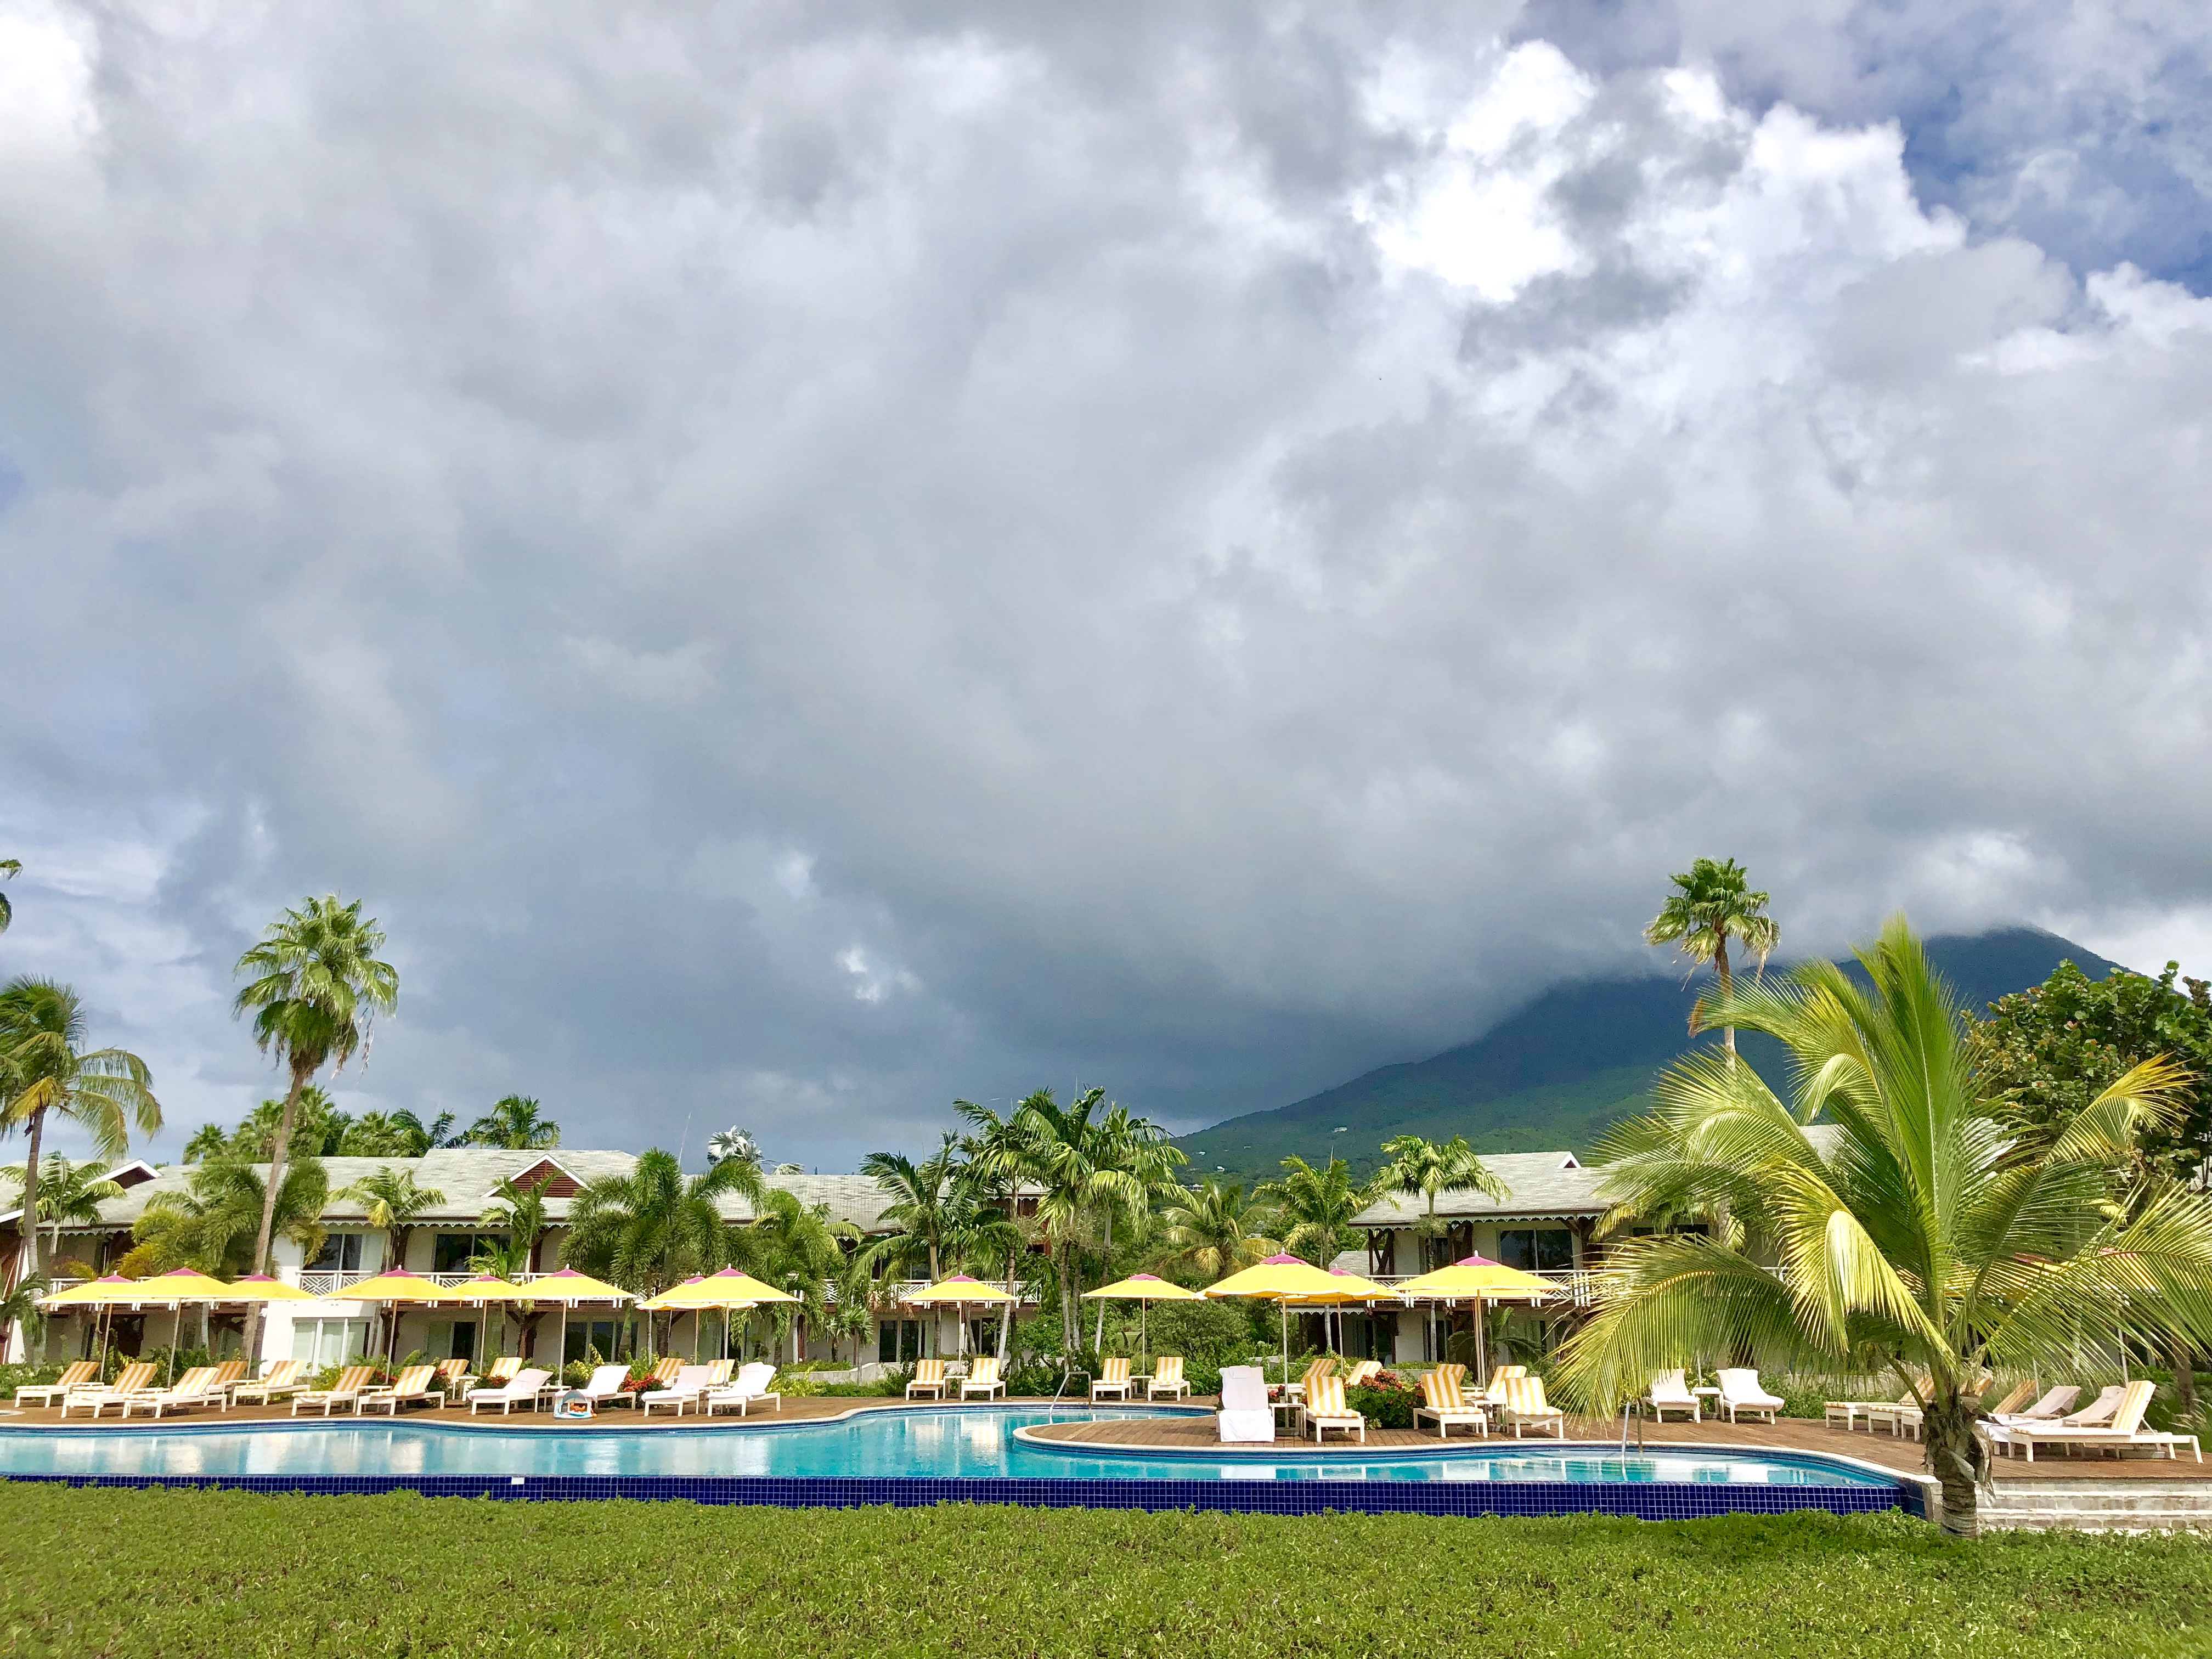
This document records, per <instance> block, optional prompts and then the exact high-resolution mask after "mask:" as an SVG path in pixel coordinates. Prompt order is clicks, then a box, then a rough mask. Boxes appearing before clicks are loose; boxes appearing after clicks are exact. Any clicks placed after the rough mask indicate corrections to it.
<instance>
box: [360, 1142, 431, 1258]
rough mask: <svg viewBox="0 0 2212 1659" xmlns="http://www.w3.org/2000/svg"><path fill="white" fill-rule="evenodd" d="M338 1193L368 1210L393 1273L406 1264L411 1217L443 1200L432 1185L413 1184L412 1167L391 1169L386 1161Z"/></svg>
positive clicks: (413, 1174)
mask: <svg viewBox="0 0 2212 1659" xmlns="http://www.w3.org/2000/svg"><path fill="white" fill-rule="evenodd" d="M338 1196H339V1197H341V1198H351V1199H358V1200H360V1201H361V1203H362V1206H363V1207H364V1208H365V1209H366V1210H367V1211H368V1225H370V1226H372V1227H374V1228H375V1229H377V1231H380V1232H381V1233H382V1234H383V1235H384V1262H385V1266H386V1267H387V1268H388V1269H390V1270H392V1272H395V1273H396V1272H399V1271H401V1270H403V1269H404V1267H406V1265H407V1237H408V1235H409V1234H410V1233H411V1232H413V1231H415V1218H416V1217H417V1216H419V1215H421V1214H422V1212H423V1211H425V1210H428V1209H431V1208H433V1207H434V1206H437V1205H440V1204H443V1203H444V1202H445V1201H446V1195H445V1194H443V1193H442V1192H441V1191H439V1190H438V1188H435V1187H421V1186H417V1185H416V1182H415V1171H414V1170H395V1169H393V1168H392V1166H391V1165H390V1164H385V1165H383V1166H382V1167H381V1168H380V1169H376V1170H371V1171H370V1172H369V1173H368V1174H367V1175H365V1176H362V1178H361V1179H360V1180H358V1181H356V1182H354V1183H353V1185H351V1186H350V1187H348V1188H345V1189H344V1190H343V1192H341V1193H340V1194H338Z"/></svg>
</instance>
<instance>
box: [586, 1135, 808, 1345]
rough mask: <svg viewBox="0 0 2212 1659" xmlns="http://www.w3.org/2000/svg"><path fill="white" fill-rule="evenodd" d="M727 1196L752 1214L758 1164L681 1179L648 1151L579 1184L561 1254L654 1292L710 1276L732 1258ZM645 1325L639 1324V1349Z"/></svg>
mask: <svg viewBox="0 0 2212 1659" xmlns="http://www.w3.org/2000/svg"><path fill="white" fill-rule="evenodd" d="M725 1194H738V1195H739V1196H741V1197H743V1198H744V1199H746V1200H749V1201H750V1203H751V1204H752V1205H753V1206H754V1207H755V1208H756V1209H757V1208H758V1207H759V1206H760V1205H761V1204H763V1202H764V1201H765V1200H766V1199H767V1196H768V1186H767V1183H766V1182H764V1181H763V1180H762V1178H761V1172H760V1166H759V1165H758V1164H753V1163H750V1162H748V1161H747V1160H745V1159H744V1158H726V1159H725V1160H724V1161H723V1162H721V1163H720V1164H715V1165H714V1168H712V1169H711V1170H708V1171H707V1173H706V1174H704V1175H701V1176H689V1177H687V1176H685V1175H684V1168H683V1165H682V1164H678V1162H677V1159H676V1154H675V1153H673V1152H665V1151H664V1150H662V1149H661V1148H659V1147H658V1146H656V1147H654V1148H653V1149H652V1150H651V1151H649V1152H644V1153H641V1154H640V1156H639V1158H638V1160H637V1163H636V1164H635V1165H634V1166H633V1167H632V1168H631V1170H630V1172H629V1174H628V1175H609V1176H600V1177H599V1179H598V1180H596V1181H591V1182H586V1183H585V1184H584V1185H583V1186H582V1187H581V1188H579V1189H578V1191H577V1193H576V1195H575V1197H574V1198H573V1199H571V1200H569V1204H568V1242H567V1244H566V1245H565V1247H564V1248H563V1249H562V1255H563V1257H564V1258H565V1259H566V1260H567V1261H568V1262H569V1263H570V1264H571V1265H573V1266H574V1267H579V1268H580V1269H581V1270H582V1271H584V1272H585V1273H596V1274H598V1275H599V1276H600V1277H602V1278H605V1279H612V1280H613V1281H614V1282H615V1283H617V1284H618V1285H627V1286H629V1288H630V1289H632V1290H635V1291H640V1292H642V1293H643V1294H645V1295H647V1296H653V1295H658V1294H659V1292H660V1291H665V1290H666V1289H667V1288H668V1287H669V1286H670V1285H674V1284H676V1283H677V1282H678V1281H679V1280H681V1279H684V1277H685V1276H686V1275H688V1274H690V1273H712V1272H714V1270H715V1269H716V1268H718V1267H723V1266H725V1265H726V1263H727V1262H728V1261H729V1260H730V1257H731V1255H732V1240H731V1238H730V1237H729V1231H730V1230H729V1228H728V1226H727V1225H726V1224H725V1223H724V1221H723V1219H722V1212H721V1207H720V1199H721V1198H722V1197H723V1196H724V1195H725ZM651 1336H652V1326H651V1322H650V1320H648V1321H647V1346H648V1348H649V1347H650V1346H651Z"/></svg>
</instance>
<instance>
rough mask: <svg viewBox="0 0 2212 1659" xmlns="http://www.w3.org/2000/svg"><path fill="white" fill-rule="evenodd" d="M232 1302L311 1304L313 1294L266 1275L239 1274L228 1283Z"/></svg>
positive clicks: (229, 1298)
mask: <svg viewBox="0 0 2212 1659" xmlns="http://www.w3.org/2000/svg"><path fill="white" fill-rule="evenodd" d="M227 1299H228V1300H229V1301H232V1302H313V1300H314V1299H315V1293H314V1292H313V1291H303V1290H301V1288H300V1287H299V1286H298V1285H287V1284H286V1283H285V1282H284V1281H283V1279H271V1278H270V1276H269V1275H268V1274H267V1273H240V1275H239V1276H238V1277H237V1278H235V1279H232V1280H231V1281H230V1295H229V1297H228V1298H227Z"/></svg>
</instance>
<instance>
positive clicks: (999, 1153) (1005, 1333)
mask: <svg viewBox="0 0 2212 1659" xmlns="http://www.w3.org/2000/svg"><path fill="white" fill-rule="evenodd" d="M952 1109H953V1110H954V1111H956V1112H957V1113H958V1114H959V1115H960V1116H961V1117H962V1119H963V1120H964V1121H966V1123H967V1125H968V1133H965V1134H963V1135H962V1136H961V1137H960V1143H959V1145H960V1152H961V1155H962V1157H963V1158H964V1159H965V1162H964V1163H963V1164H961V1166H960V1170H959V1173H958V1176H957V1179H958V1182H959V1183H960V1186H961V1188H962V1190H963V1193H964V1194H967V1195H968V1196H969V1198H970V1199H971V1200H973V1202H974V1204H975V1208H976V1210H977V1212H978V1213H979V1215H981V1216H984V1217H989V1218H994V1219H993V1220H992V1221H991V1223H990V1225H989V1229H988V1235H987V1237H978V1239H977V1241H976V1243H977V1248H979V1249H982V1250H984V1251H989V1250H991V1249H996V1250H998V1252H999V1253H1000V1254H999V1260H998V1267H999V1268H1000V1270H1002V1271H1003V1272H1004V1273H1005V1275H1006V1296H1007V1298H1008V1299H1007V1300H1006V1301H1005V1302H1002V1303H1000V1304H999V1353H1000V1358H1006V1356H1007V1350H1008V1347H1009V1346H1010V1345H1011V1343H1012V1337H1013V1330H1014V1310H1015V1308H1016V1307H1017V1306H1018V1301H1017V1300H1016V1299H1015V1298H1017V1297H1019V1296H1020V1294H1021V1291H1020V1289H1019V1280H1020V1277H1021V1269H1022V1263H1023V1262H1024V1260H1026V1259H1027V1257H1028V1256H1029V1255H1030V1251H1031V1250H1033V1249H1035V1248H1036V1234H1037V1231H1038V1226H1037V1223H1036V1220H1035V1219H1034V1218H1029V1219H1025V1218H1024V1217H1023V1215H1022V1212H1021V1210H1022V1202H1021V1200H1022V1176H1021V1158H1020V1148H1019V1146H1018V1141H1019V1136H1018V1134H1017V1133H1016V1131H1015V1129H1014V1127H1013V1125H1012V1122H1011V1121H1008V1120H1007V1119H1005V1118H1002V1117H1000V1115H998V1114H997V1113H996V1112H994V1111H993V1110H992V1109H990V1108H989V1107H987V1106H981V1105H978V1104H977V1103H975V1102H974V1101H972V1100H956V1101H954V1102H953V1103H952Z"/></svg>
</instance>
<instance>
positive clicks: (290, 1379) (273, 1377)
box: [230, 1359, 307, 1406]
mask: <svg viewBox="0 0 2212 1659" xmlns="http://www.w3.org/2000/svg"><path fill="white" fill-rule="evenodd" d="M306 1387H307V1363H306V1362H305V1361H304V1360H299V1359H272V1360H270V1362H269V1363H268V1364H266V1365H264V1366H263V1367H262V1369H261V1375H260V1376H258V1377H256V1378H255V1379H254V1380H253V1381H252V1382H251V1383H240V1384H239V1385H238V1386H237V1387H236V1388H234V1389H232V1390H231V1391H230V1397H231V1399H232V1401H234V1403H236V1404H239V1405H244V1404H245V1403H246V1401H249V1400H251V1401H255V1402H256V1403H258V1404H259V1405H264V1406H273V1405H274V1404H276V1400H277V1397H278V1396H279V1395H288V1394H298V1393H299V1392H301V1390H302V1389H305V1388H306Z"/></svg>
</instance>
